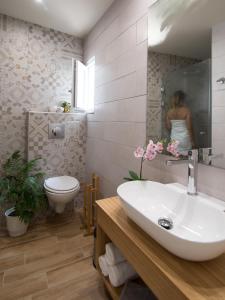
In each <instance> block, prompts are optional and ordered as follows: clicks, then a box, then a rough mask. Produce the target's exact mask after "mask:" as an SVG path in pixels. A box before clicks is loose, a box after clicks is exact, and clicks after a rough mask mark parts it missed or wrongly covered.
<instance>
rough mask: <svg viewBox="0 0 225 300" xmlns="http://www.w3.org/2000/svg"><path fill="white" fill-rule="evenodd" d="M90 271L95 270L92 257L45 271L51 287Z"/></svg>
mask: <svg viewBox="0 0 225 300" xmlns="http://www.w3.org/2000/svg"><path fill="white" fill-rule="evenodd" d="M91 271H94V272H95V269H94V268H93V265H92V259H90V258H87V259H83V260H82V261H80V262H76V263H71V264H69V265H67V266H64V267H60V268H58V269H55V270H52V271H49V272H47V278H48V286H49V287H52V286H55V285H58V284H61V283H63V282H66V281H70V280H74V279H77V278H79V277H81V276H83V275H85V274H86V275H87V274H88V273H90V272H91Z"/></svg>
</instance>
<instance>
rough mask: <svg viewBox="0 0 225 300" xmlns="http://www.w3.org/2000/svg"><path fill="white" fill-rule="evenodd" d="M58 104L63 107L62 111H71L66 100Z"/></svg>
mask: <svg viewBox="0 0 225 300" xmlns="http://www.w3.org/2000/svg"><path fill="white" fill-rule="evenodd" d="M60 106H61V107H62V108H63V112H64V113H68V112H70V111H71V104H70V103H69V102H67V101H63V102H61V104H60Z"/></svg>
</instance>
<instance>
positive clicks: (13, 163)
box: [0, 151, 47, 236]
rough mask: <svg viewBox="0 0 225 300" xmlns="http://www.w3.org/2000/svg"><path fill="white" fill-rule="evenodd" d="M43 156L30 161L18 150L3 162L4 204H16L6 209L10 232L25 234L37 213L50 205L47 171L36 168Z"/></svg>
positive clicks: (0, 181)
mask: <svg viewBox="0 0 225 300" xmlns="http://www.w3.org/2000/svg"><path fill="white" fill-rule="evenodd" d="M39 159H40V158H37V159H33V160H30V161H28V162H27V161H25V160H24V159H23V158H22V156H21V153H20V152H19V151H16V152H14V153H13V154H12V155H11V156H10V157H9V158H8V159H7V161H6V162H5V164H4V165H3V175H2V176H1V177H0V204H1V205H2V204H7V205H12V208H10V209H8V210H6V212H5V216H6V222H7V229H8V231H9V235H10V236H19V235H22V234H24V233H25V232H26V231H27V227H28V224H29V223H30V222H31V220H32V218H33V217H34V216H35V214H36V213H38V212H40V211H41V210H42V209H45V208H46V207H47V206H46V204H47V202H46V197H45V193H44V189H43V176H44V174H43V173H41V172H39V171H35V170H36V167H37V162H38V160H39Z"/></svg>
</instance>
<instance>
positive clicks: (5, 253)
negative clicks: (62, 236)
mask: <svg viewBox="0 0 225 300" xmlns="http://www.w3.org/2000/svg"><path fill="white" fill-rule="evenodd" d="M57 242H58V239H57V237H55V236H52V237H47V238H43V239H37V240H32V241H29V242H26V243H22V244H19V245H14V246H11V247H7V248H4V249H0V259H1V258H7V257H10V256H13V255H18V254H23V253H32V252H33V251H37V250H40V249H42V248H46V247H54V246H55V245H56V243H57Z"/></svg>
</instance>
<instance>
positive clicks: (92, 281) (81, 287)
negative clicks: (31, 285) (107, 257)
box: [32, 269, 102, 300]
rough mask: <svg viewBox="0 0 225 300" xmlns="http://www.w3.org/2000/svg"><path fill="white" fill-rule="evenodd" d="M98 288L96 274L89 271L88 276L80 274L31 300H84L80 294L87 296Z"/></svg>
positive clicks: (98, 279) (99, 282) (98, 282)
mask: <svg viewBox="0 0 225 300" xmlns="http://www.w3.org/2000/svg"><path fill="white" fill-rule="evenodd" d="M99 286H101V288H102V283H101V281H100V278H99V276H98V274H97V272H96V271H95V270H94V269H90V272H89V273H88V274H84V275H82V274H81V275H80V276H79V277H77V278H76V279H73V280H69V281H66V282H64V283H62V284H57V285H56V286H53V287H51V288H49V289H48V290H45V291H42V292H40V293H37V294H35V295H33V297H32V300H42V299H48V300H55V299H57V300H64V299H66V300H73V299H85V297H81V295H82V294H83V296H84V295H85V294H86V295H88V294H89V293H91V292H92V291H94V290H96V289H97V288H99ZM99 294H100V293H99ZM96 299H98V300H100V298H98V297H96Z"/></svg>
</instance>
